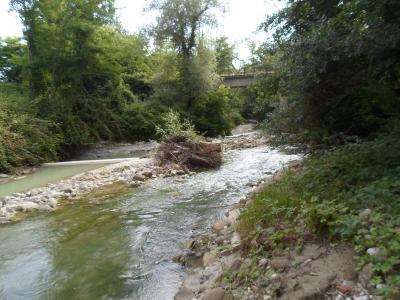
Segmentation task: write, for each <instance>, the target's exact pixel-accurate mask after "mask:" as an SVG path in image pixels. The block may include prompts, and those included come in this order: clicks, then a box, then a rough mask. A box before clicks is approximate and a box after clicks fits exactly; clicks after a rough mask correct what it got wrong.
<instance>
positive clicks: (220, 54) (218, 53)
mask: <svg viewBox="0 0 400 300" xmlns="http://www.w3.org/2000/svg"><path fill="white" fill-rule="evenodd" d="M234 58H235V57H234V53H233V46H230V45H229V43H228V38H226V37H222V38H219V39H217V40H216V41H215V59H216V61H217V73H218V74H232V73H234V72H235V67H234V66H233V59H234Z"/></svg>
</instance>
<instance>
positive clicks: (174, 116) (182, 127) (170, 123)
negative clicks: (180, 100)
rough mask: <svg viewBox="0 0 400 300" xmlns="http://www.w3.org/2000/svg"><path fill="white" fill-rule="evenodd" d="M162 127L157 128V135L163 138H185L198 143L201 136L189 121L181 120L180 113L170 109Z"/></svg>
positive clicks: (163, 117) (164, 116) (164, 117)
mask: <svg viewBox="0 0 400 300" xmlns="http://www.w3.org/2000/svg"><path fill="white" fill-rule="evenodd" d="M161 119H162V122H161V125H160V126H156V131H157V135H158V136H160V137H162V138H166V139H168V138H183V139H185V140H190V141H196V140H197V139H198V138H199V136H198V134H197V132H196V130H195V128H194V126H193V124H192V123H191V122H190V120H189V119H183V120H182V119H181V116H180V114H179V113H178V112H176V111H174V110H172V109H170V110H169V111H168V112H167V113H165V114H164V115H163V116H162V117H161Z"/></svg>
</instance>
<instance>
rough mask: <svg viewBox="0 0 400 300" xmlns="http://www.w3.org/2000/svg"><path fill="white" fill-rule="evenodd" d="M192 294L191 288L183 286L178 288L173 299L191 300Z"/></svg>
mask: <svg viewBox="0 0 400 300" xmlns="http://www.w3.org/2000/svg"><path fill="white" fill-rule="evenodd" d="M193 297H194V294H193V292H192V290H191V289H189V288H187V287H185V286H183V287H181V288H180V289H179V291H178V293H177V294H176V295H175V297H174V300H192V299H193Z"/></svg>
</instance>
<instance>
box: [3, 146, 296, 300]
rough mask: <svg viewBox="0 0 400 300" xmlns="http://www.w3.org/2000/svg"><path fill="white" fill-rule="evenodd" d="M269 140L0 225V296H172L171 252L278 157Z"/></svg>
mask: <svg viewBox="0 0 400 300" xmlns="http://www.w3.org/2000/svg"><path fill="white" fill-rule="evenodd" d="M296 158H298V157H297V156H295V155H285V154H282V153H280V152H279V151H278V150H274V149H271V148H268V147H259V148H255V149H246V150H240V151H239V150H233V151H229V152H228V153H226V155H225V163H224V165H223V166H221V167H220V168H219V169H215V170H210V171H207V172H202V173H199V174H196V175H193V176H191V177H189V178H188V179H187V180H184V181H182V180H179V179H177V178H163V179H158V180H154V181H151V182H148V184H146V185H143V186H141V187H139V188H137V189H135V190H133V191H132V192H130V193H129V194H127V195H124V196H118V197H117V198H115V199H106V200H107V201H95V200H96V199H89V200H93V201H87V202H84V203H74V205H67V206H66V207H65V208H64V209H62V210H60V211H58V212H56V213H53V214H49V215H46V216H39V217H37V218H33V219H30V220H25V221H23V222H18V223H14V224H9V225H6V226H2V227H0V241H1V243H0V299H3V298H4V299H17V300H18V299H60V300H63V299H89V300H90V299H96V300H97V299H137V300H164V299H165V300H170V299H173V296H174V294H175V292H176V291H177V289H178V288H179V286H180V284H181V282H182V279H183V276H184V275H185V269H184V268H183V267H182V266H180V265H178V264H176V263H174V262H173V261H172V258H173V257H174V256H177V255H179V254H181V253H182V251H183V249H184V243H185V241H187V240H188V239H190V238H191V236H192V234H193V232H196V234H201V233H205V232H207V231H208V230H209V228H210V225H211V224H212V223H213V222H215V221H216V220H217V219H219V218H221V217H222V216H223V214H224V213H225V211H226V209H227V208H228V207H229V206H230V205H231V204H233V203H235V202H237V201H238V200H239V199H241V198H242V197H244V196H245V195H246V194H247V193H248V192H249V191H250V190H251V187H250V183H254V182H258V181H259V180H260V179H262V178H264V177H265V176H266V174H273V173H274V172H275V171H277V170H279V169H280V168H281V166H282V164H281V163H282V162H288V161H289V160H291V159H296Z"/></svg>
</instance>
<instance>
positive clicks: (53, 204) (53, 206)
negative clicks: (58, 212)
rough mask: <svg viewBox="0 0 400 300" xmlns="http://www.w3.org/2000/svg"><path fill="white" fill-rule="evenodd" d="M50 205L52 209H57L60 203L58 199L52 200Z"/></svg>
mask: <svg viewBox="0 0 400 300" xmlns="http://www.w3.org/2000/svg"><path fill="white" fill-rule="evenodd" d="M48 203H49V205H50V207H52V208H56V207H57V204H58V201H57V199H54V198H50V199H49V201H48Z"/></svg>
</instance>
